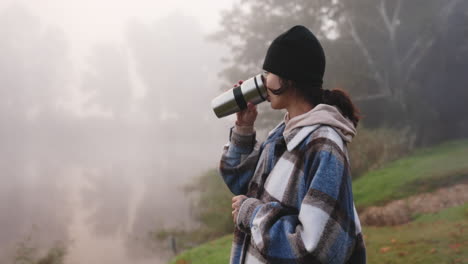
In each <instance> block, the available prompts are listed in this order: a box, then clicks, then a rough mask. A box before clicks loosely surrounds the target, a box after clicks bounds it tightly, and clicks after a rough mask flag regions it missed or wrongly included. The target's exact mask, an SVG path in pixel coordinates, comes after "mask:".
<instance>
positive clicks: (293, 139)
mask: <svg viewBox="0 0 468 264" xmlns="http://www.w3.org/2000/svg"><path fill="white" fill-rule="evenodd" d="M319 126H320V124H316V125H312V126H304V127H299V128H297V129H294V130H293V131H291V132H290V133H288V134H285V133H283V136H284V141H286V147H287V148H288V151H292V150H293V149H295V148H296V147H297V146H298V145H299V144H300V143H301V142H302V141H303V140H304V139H305V138H306V137H307V136H309V135H310V133H312V132H314V131H315V130H316V129H317V128H318V127H319Z"/></svg>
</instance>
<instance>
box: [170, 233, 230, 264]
mask: <svg viewBox="0 0 468 264" xmlns="http://www.w3.org/2000/svg"><path fill="white" fill-rule="evenodd" d="M232 238H233V235H227V236H224V237H222V238H220V239H217V240H213V241H211V242H208V243H205V244H203V245H201V246H199V247H196V248H193V249H191V250H188V251H185V252H183V253H182V254H180V255H179V256H177V258H175V259H174V260H172V261H171V262H170V263H171V264H189V263H190V264H219V263H229V255H230V252H231V245H232Z"/></svg>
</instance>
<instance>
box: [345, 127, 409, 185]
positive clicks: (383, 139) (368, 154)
mask: <svg viewBox="0 0 468 264" xmlns="http://www.w3.org/2000/svg"><path fill="white" fill-rule="evenodd" d="M414 140H415V139H414V135H413V134H412V133H411V130H410V129H409V128H408V127H407V128H404V129H399V130H397V129H391V128H383V127H381V128H376V129H368V128H364V127H362V126H360V127H358V132H357V135H356V137H355V138H354V139H353V142H351V144H350V145H349V153H350V160H351V174H352V175H353V179H357V178H358V177H360V176H361V175H363V174H364V173H366V172H368V171H370V170H375V169H378V168H380V167H382V166H383V165H384V164H386V163H388V162H390V161H393V160H396V159H397V158H399V157H402V156H405V155H406V154H408V153H409V152H410V151H411V150H413V147H414Z"/></svg>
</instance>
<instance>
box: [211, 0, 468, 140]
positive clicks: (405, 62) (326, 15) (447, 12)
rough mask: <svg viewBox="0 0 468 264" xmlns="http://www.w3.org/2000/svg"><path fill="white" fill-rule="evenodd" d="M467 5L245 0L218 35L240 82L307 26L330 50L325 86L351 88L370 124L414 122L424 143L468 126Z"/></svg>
mask: <svg viewBox="0 0 468 264" xmlns="http://www.w3.org/2000/svg"><path fill="white" fill-rule="evenodd" d="M467 8H468V2H466V1H461V0H449V1H439V0H430V1H426V0H416V1H403V0H396V1H388V0H378V1H375V0H356V1H340V0H336V1H307V0H297V1H279V0H255V1H253V0H240V1H237V3H236V4H235V5H234V6H233V7H232V9H230V10H227V11H225V12H224V13H223V15H222V23H221V25H222V29H221V30H220V31H219V32H218V33H216V34H214V35H213V36H212V38H213V39H214V40H216V41H219V42H222V43H224V44H225V45H226V46H228V47H229V48H230V49H231V53H230V54H229V55H230V57H228V58H227V59H226V62H227V65H226V68H225V69H224V71H222V72H221V75H222V76H223V77H224V78H225V79H226V80H227V81H228V82H229V83H234V82H236V81H237V80H239V79H242V78H245V77H246V76H251V75H252V74H254V73H256V72H258V71H260V67H261V65H262V61H263V57H264V56H265V53H266V50H267V47H268V45H269V43H270V42H271V41H272V40H273V39H274V38H275V37H276V36H277V35H278V34H280V33H282V32H284V31H285V30H286V29H288V28H289V27H291V26H292V25H295V24H303V25H305V26H308V27H309V28H311V30H312V31H313V32H314V33H315V34H316V35H317V36H318V38H319V39H320V41H321V42H322V44H323V46H324V48H325V52H326V55H327V71H326V76H325V85H326V86H329V87H330V88H337V87H338V88H344V89H345V90H348V91H350V93H351V94H352V95H353V98H354V101H355V102H357V103H358V105H359V106H360V107H361V108H362V110H363V112H364V114H365V115H366V116H368V117H370V118H368V120H372V122H373V123H369V122H368V124H369V125H371V126H375V125H378V126H380V125H382V124H385V123H391V124H392V125H406V126H410V127H412V129H413V131H414V132H416V133H417V134H416V136H417V142H416V143H417V145H424V144H427V143H433V141H442V140H445V139H448V138H457V137H461V136H462V135H463V134H466V133H467V132H468V125H467V123H468V120H467V116H468V112H466V111H467V110H466V109H467V108H466V107H464V106H463V104H464V103H465V102H466V98H468V90H467V89H466V88H465V87H464V86H463V85H461V84H462V83H466V81H467V79H466V78H467V77H466V74H464V72H466V70H467V69H468V60H466V57H467V56H468V37H467V36H468V34H466V31H467V27H465V26H464V25H466V23H467V22H468V15H467V14H466V12H464V11H463V10H466V9H467ZM258 14H261V19H258V17H259V16H258ZM414 14H418V15H414ZM447 88H448V89H447ZM368 101H371V102H374V101H376V102H377V103H370V104H369V103H368ZM382 101H383V102H385V103H383V104H382V103H381V102H382ZM388 105H391V107H388ZM264 118H265V119H268V118H272V117H271V115H270V114H269V115H265V116H264ZM275 118H276V117H275V116H274V115H273V118H272V120H271V123H276V121H277V120H276V119H275ZM267 121H268V120H267ZM267 121H266V122H263V123H262V124H259V125H262V126H263V125H266V126H269V125H270V123H269V122H267Z"/></svg>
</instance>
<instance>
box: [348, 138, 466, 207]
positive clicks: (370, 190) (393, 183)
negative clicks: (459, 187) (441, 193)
mask: <svg viewBox="0 0 468 264" xmlns="http://www.w3.org/2000/svg"><path fill="white" fill-rule="evenodd" d="M462 181H468V140H459V141H452V142H448V143H445V144H442V145H439V146H436V147H431V148H425V149H420V150H418V151H416V152H415V153H413V154H412V155H410V156H408V157H405V158H402V159H399V160H396V161H394V162H391V163H389V164H388V165H387V166H385V167H384V168H382V169H379V170H375V171H371V172H369V173H366V174H365V175H363V176H361V177H359V178H358V179H357V180H356V181H354V182H353V192H354V199H355V203H356V206H357V207H358V208H364V207H367V206H371V205H380V204H384V203H386V202H388V201H391V200H395V199H401V198H405V197H408V196H411V195H414V194H417V193H421V192H427V191H432V190H435V189H437V188H440V187H443V186H449V185H452V184H454V183H459V182H462Z"/></svg>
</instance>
